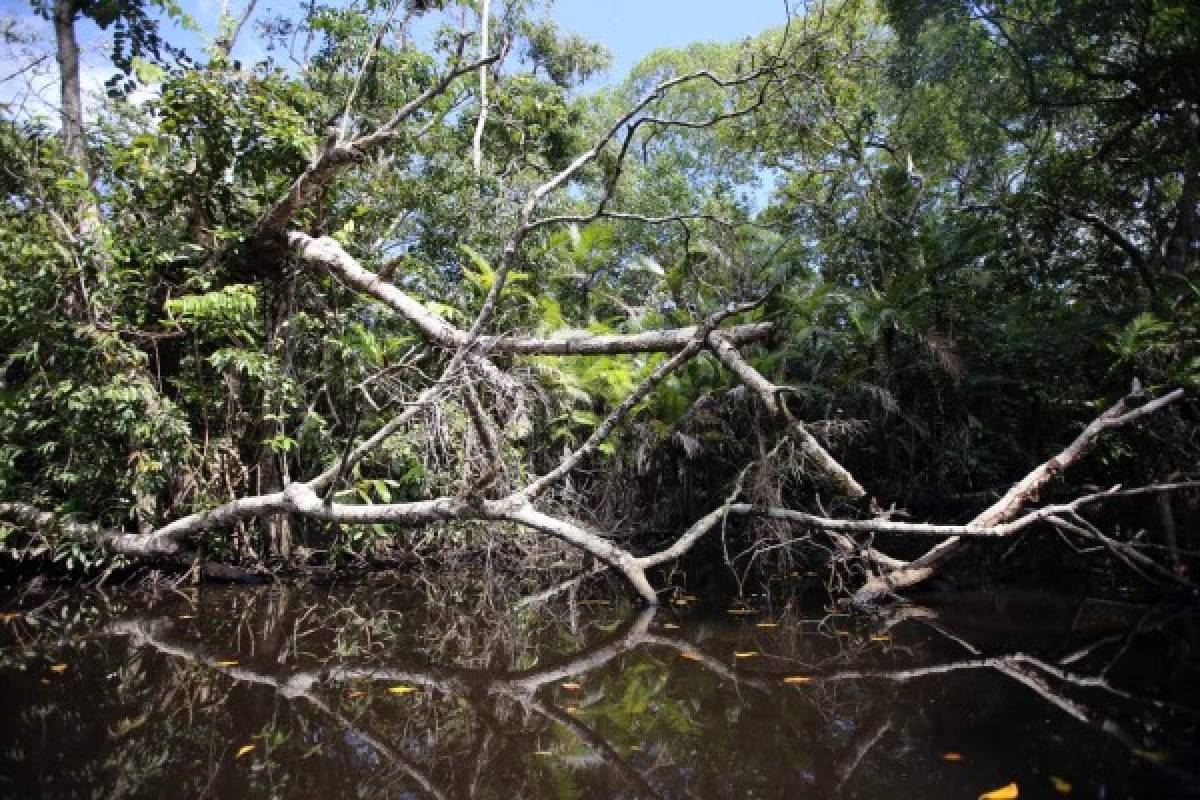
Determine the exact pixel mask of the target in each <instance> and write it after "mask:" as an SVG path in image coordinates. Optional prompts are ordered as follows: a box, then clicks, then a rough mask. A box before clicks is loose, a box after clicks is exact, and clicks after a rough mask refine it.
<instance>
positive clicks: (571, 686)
mask: <svg viewBox="0 0 1200 800" xmlns="http://www.w3.org/2000/svg"><path fill="white" fill-rule="evenodd" d="M562 688H564V689H566V690H567V691H568V692H578V691H579V690H580V689H582V688H583V687H582V686H581V685H579V684H578V683H575V682H574V681H567V682H566V683H564V684H562Z"/></svg>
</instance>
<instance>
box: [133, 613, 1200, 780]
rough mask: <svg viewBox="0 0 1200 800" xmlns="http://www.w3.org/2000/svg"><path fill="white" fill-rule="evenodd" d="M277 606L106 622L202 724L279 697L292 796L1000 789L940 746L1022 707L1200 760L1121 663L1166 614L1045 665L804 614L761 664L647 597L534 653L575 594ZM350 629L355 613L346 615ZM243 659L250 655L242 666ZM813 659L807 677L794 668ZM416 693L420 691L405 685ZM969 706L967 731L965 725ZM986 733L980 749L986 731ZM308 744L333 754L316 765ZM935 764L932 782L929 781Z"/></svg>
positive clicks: (168, 700) (1070, 726)
mask: <svg viewBox="0 0 1200 800" xmlns="http://www.w3.org/2000/svg"><path fill="white" fill-rule="evenodd" d="M267 606H268V607H267V608H265V609H264V608H263V606H262V605H259V606H258V613H257V614H251V613H249V612H248V611H247V613H244V614H242V615H241V616H238V615H232V614H231V615H221V616H220V617H218V619H224V620H229V619H233V620H234V621H233V622H228V621H225V622H218V623H216V624H217V627H218V629H219V630H220V634H221V635H219V636H214V635H206V636H204V637H203V639H204V641H203V642H202V643H198V642H196V641H194V637H191V638H192V640H191V641H189V634H188V632H187V630H186V629H185V628H184V626H183V623H181V622H180V621H178V620H176V619H173V618H170V617H158V618H151V619H142V620H138V621H122V622H116V623H113V624H112V625H110V627H109V631H110V632H112V633H118V634H122V635H128V636H130V637H132V640H133V641H134V642H135V643H136V644H137V645H138V647H137V648H136V649H135V651H134V652H135V653H137V654H140V655H137V656H135V657H134V660H135V661H137V660H142V659H144V658H145V656H146V654H148V653H158V654H161V655H164V656H167V660H166V662H165V663H163V664H160V665H159V668H162V669H174V670H177V671H178V672H177V674H176V675H175V679H174V680H173V681H167V682H163V683H162V685H165V686H168V687H170V688H168V689H162V690H160V691H161V692H162V696H161V698H160V699H159V703H160V706H159V707H160V708H162V709H164V710H167V709H174V708H181V707H184V706H187V707H189V708H190V709H192V710H191V711H189V715H190V716H189V719H191V722H190V723H189V724H190V725H192V726H195V725H199V726H201V727H211V728H216V727H217V726H214V725H212V724H211V722H208V723H206V722H205V720H210V721H211V720H213V719H214V716H216V715H219V714H224V715H227V716H228V719H226V720H224V722H223V725H221V726H220V727H221V728H223V729H226V730H230V731H236V730H238V721H239V720H238V717H239V713H241V711H242V710H244V708H245V707H246V700H247V697H248V695H247V689H246V687H267V688H269V689H270V690H271V692H272V694H271V696H270V698H271V699H270V700H269V701H268V702H269V703H270V704H271V707H272V709H273V712H272V713H273V718H272V719H273V724H276V725H277V726H279V728H280V730H281V731H282V733H283V734H286V736H287V737H288V738H286V739H284V740H282V741H281V742H280V744H279V745H278V748H277V749H276V750H275V751H273V752H271V751H269V750H270V749H269V747H267V745H266V743H267V742H268V738H269V737H268V736H267V735H262V736H260V738H259V739H257V740H255V741H256V742H259V743H260V744H259V746H258V749H257V750H256V751H255V752H254V753H252V754H250V755H249V756H247V758H246V762H245V763H249V762H250V761H253V762H254V763H255V766H256V767H257V768H258V769H259V772H258V773H257V777H253V779H254V780H255V782H256V783H260V782H264V781H267V776H268V775H269V776H272V777H271V778H270V780H273V781H276V784H275V785H273V787H272V788H273V789H274V790H275V791H279V792H281V793H282V794H284V795H287V794H289V793H297V792H308V791H311V790H312V789H313V788H316V787H314V786H310V785H307V784H305V785H301V784H299V783H295V784H294V785H291V784H289V783H288V781H294V780H295V779H294V778H293V777H291V774H292V773H296V772H304V773H305V774H306V775H307V774H308V773H310V772H313V771H315V772H317V773H319V774H320V775H321V776H323V777H321V778H318V780H323V781H327V782H328V785H329V786H331V787H334V786H343V788H344V783H338V782H339V781H340V782H348V783H349V784H351V785H354V786H356V787H357V791H356V793H357V794H358V795H359V796H394V793H395V790H396V788H397V786H404V787H406V788H407V789H409V790H411V791H416V792H419V793H421V794H424V795H426V796H431V797H540V796H562V795H568V796H585V797H589V796H612V797H626V796H629V797H658V796H662V797H679V796H689V795H691V796H702V797H722V796H729V795H730V793H731V792H738V793H739V794H741V793H745V794H748V795H749V796H791V794H792V791H793V790H798V789H799V788H801V787H803V786H809V787H811V790H812V791H814V792H817V793H820V794H841V795H844V796H864V795H876V794H880V793H883V794H886V793H888V792H889V791H890V792H895V791H901V792H903V791H904V789H903V787H904V786H905V785H906V782H912V783H913V785H914V786H922V785H923V786H926V787H928V786H929V785H931V781H936V780H937V778H936V776H934V775H933V774H932V773H935V772H938V771H946V770H954V769H957V770H959V771H960V772H961V773H963V774H964V775H967V776H974V775H978V777H977V780H978V781H980V782H982V783H980V784H979V785H978V786H977V787H976V788H980V787H982V788H987V785H986V781H987V780H990V778H989V777H987V775H986V771H985V770H981V771H980V772H979V773H972V772H971V771H970V770H971V766H970V765H954V766H951V765H947V764H945V763H942V762H940V761H939V758H940V755H941V749H943V748H944V749H946V750H952V749H960V748H961V749H963V750H964V751H969V750H970V749H971V748H975V750H974V752H980V748H982V747H988V746H990V747H992V748H996V747H1012V748H1014V749H1019V748H1020V747H1021V746H1022V745H1021V744H1020V743H1013V742H1004V743H1002V744H998V743H997V742H995V741H989V740H988V739H987V737H988V736H990V735H993V734H994V731H993V730H992V729H991V727H990V725H991V722H990V720H991V719H992V718H993V717H996V718H1001V719H1007V717H1006V715H1008V716H1012V715H1015V714H1023V715H1026V716H1029V717H1030V718H1031V719H1032V718H1036V719H1037V720H1038V721H1040V720H1041V719H1044V718H1050V719H1052V720H1054V722H1055V724H1056V725H1057V726H1058V727H1059V729H1061V731H1062V734H1061V735H1063V736H1064V737H1066V738H1068V739H1072V738H1074V739H1078V740H1079V741H1081V742H1082V741H1084V740H1086V741H1088V742H1090V745H1088V746H1090V747H1093V748H1095V747H1099V746H1100V745H1099V744H1097V743H1098V742H1102V741H1106V742H1108V743H1109V745H1108V749H1107V750H1104V752H1106V753H1110V754H1111V753H1114V752H1120V753H1124V754H1131V757H1132V758H1133V759H1134V760H1138V761H1141V762H1143V764H1144V765H1145V767H1146V769H1148V770H1156V771H1159V772H1161V773H1163V780H1169V781H1171V782H1172V783H1176V784H1178V783H1180V782H1182V783H1183V784H1184V785H1191V786H1195V785H1196V777H1195V776H1194V775H1192V774H1189V773H1188V771H1187V768H1186V767H1185V766H1180V765H1185V764H1186V763H1187V758H1189V757H1191V756H1194V754H1188V753H1186V752H1184V753H1179V752H1172V751H1182V750H1187V749H1188V748H1189V747H1190V745H1187V744H1186V739H1181V740H1178V741H1172V740H1171V739H1170V735H1171V732H1172V731H1178V730H1180V729H1194V728H1195V723H1196V715H1195V712H1194V711H1190V710H1187V709H1185V708H1181V707H1178V706H1172V705H1170V704H1167V703H1164V702H1161V701H1156V700H1152V699H1147V698H1142V697H1140V696H1138V695H1137V694H1135V693H1133V692H1130V691H1127V690H1125V689H1123V688H1119V686H1120V684H1118V682H1116V681H1114V680H1112V679H1110V677H1109V676H1110V675H1111V674H1113V673H1114V671H1119V664H1120V662H1121V661H1122V660H1123V659H1125V658H1126V657H1127V656H1128V655H1129V653H1130V651H1131V650H1132V649H1135V648H1134V647H1133V644H1132V643H1133V642H1134V641H1135V640H1136V639H1137V638H1138V637H1142V636H1148V635H1154V633H1155V632H1156V631H1161V630H1162V629H1164V628H1166V627H1168V626H1170V625H1173V624H1175V623H1177V622H1178V621H1179V615H1178V614H1174V615H1172V614H1170V613H1165V612H1151V613H1148V614H1147V615H1146V616H1145V617H1143V618H1142V619H1141V621H1140V622H1139V623H1138V624H1137V625H1136V626H1135V627H1134V628H1133V629H1132V630H1130V631H1128V632H1126V633H1123V634H1121V635H1111V634H1108V635H1102V636H1096V637H1094V638H1093V639H1092V640H1090V641H1086V642H1084V641H1079V642H1073V643H1072V644H1071V646H1070V647H1069V648H1068V650H1069V652H1062V653H1061V654H1060V655H1059V656H1058V657H1057V658H1048V657H1040V656H1036V655H1032V654H1029V653H1024V652H1014V651H1012V650H1005V651H1003V652H1001V653H1000V654H996V653H995V652H994V648H991V647H985V646H979V645H977V644H974V643H973V642H972V641H971V639H970V638H969V637H967V636H963V635H960V634H959V633H958V632H956V631H955V630H954V629H953V626H951V625H948V624H946V623H944V622H943V621H942V620H940V619H939V618H938V615H937V614H936V613H934V612H933V611H930V610H928V609H923V608H919V607H908V608H905V609H899V610H898V611H896V612H894V613H893V614H892V615H890V616H885V617H880V618H878V619H877V620H875V621H874V622H873V623H872V625H871V626H870V627H869V628H862V629H857V628H854V626H852V625H850V624H848V623H846V624H842V625H833V626H831V625H829V624H825V625H824V626H821V625H818V624H816V623H812V622H808V623H804V622H803V621H802V624H801V625H800V627H799V631H800V632H801V633H800V635H797V631H798V628H797V626H796V625H785V626H783V627H780V628H778V629H773V630H769V631H766V630H763V631H755V632H754V633H753V634H752V636H753V639H754V643H755V646H757V647H758V648H759V650H758V651H752V652H757V653H758V655H757V656H756V657H754V658H745V659H738V658H736V657H733V656H732V652H733V646H732V643H731V642H730V641H729V640H728V639H727V638H723V637H724V635H725V634H726V633H727V632H728V629H727V628H725V627H722V626H712V627H709V626H706V625H705V624H704V623H698V624H696V625H692V624H689V625H688V631H687V632H686V633H684V632H682V631H678V630H672V629H668V628H667V627H665V626H664V625H662V624H661V622H662V621H661V620H660V621H659V624H656V621H655V615H654V612H652V611H646V612H643V613H641V614H639V615H634V616H630V617H629V618H628V619H626V620H625V621H624V622H623V623H621V624H620V625H619V627H616V628H615V629H614V630H612V632H611V633H609V634H607V635H605V636H603V637H602V638H600V639H599V640H598V641H595V642H594V643H592V644H590V645H589V646H586V647H583V648H582V649H579V650H578V651H576V652H574V653H571V654H569V655H566V656H563V657H561V658H557V659H552V660H542V661H539V660H537V659H538V653H545V652H546V651H547V650H551V651H554V650H563V649H565V648H567V647H569V646H570V645H571V643H573V642H574V643H577V642H578V641H579V637H578V636H573V634H572V633H571V631H572V623H573V624H574V626H575V627H576V629H578V627H579V626H580V623H579V609H578V608H577V607H576V608H574V609H571V611H570V612H569V613H564V618H563V619H557V618H550V617H547V616H546V614H547V611H546V610H545V609H544V608H543V609H537V610H536V611H535V617H534V618H533V622H534V623H535V624H533V625H532V626H531V625H524V626H523V625H521V624H519V623H515V622H514V621H513V619H512V615H509V616H508V618H491V617H490V616H483V615H474V616H472V615H464V614H462V613H461V612H458V613H455V612H452V611H448V610H443V611H442V612H441V614H440V616H439V617H438V618H437V619H434V620H430V619H423V620H422V621H421V624H420V625H418V626H415V627H414V626H413V625H412V622H413V620H412V618H411V616H410V618H408V619H400V615H387V614H385V615H383V616H382V617H378V618H373V617H370V616H367V615H366V614H365V613H364V612H362V611H361V610H360V611H356V610H354V609H353V608H350V607H345V608H343V609H341V610H339V611H337V612H325V613H324V614H322V612H321V611H319V610H316V607H312V606H307V607H300V606H299V605H298V604H296V603H294V602H293V601H292V600H290V599H289V597H288V595H287V594H286V593H282V594H280V595H277V596H274V597H273V598H272V599H270V600H269V601H268V604H267ZM363 607H369V605H366V604H362V605H360V606H359V608H360V609H361V608H363ZM615 613H616V612H610V613H608V614H599V615H596V614H595V613H592V614H588V613H584V614H583V615H582V616H583V617H584V618H586V619H587V620H588V622H586V623H584V624H583V626H582V627H584V628H587V627H589V626H590V627H592V628H593V629H595V628H603V627H607V626H609V625H611V624H612V620H611V618H612V616H614V614H615ZM572 615H574V616H572ZM1185 616H1186V614H1185ZM356 618H357V620H358V621H357V623H356V624H353V625H350V624H347V621H348V620H354V619H356ZM527 621H528V620H527ZM334 622H338V623H340V625H341V627H337V628H331V627H328V626H329V625H330V624H331V623H334ZM827 622H828V621H827V620H826V623H827ZM189 624H195V623H189ZM842 628H850V629H849V630H846V629H842ZM418 629H419V630H420V631H421V632H422V633H420V634H417V633H415V632H414V631H415V630H418ZM538 631H540V633H541V636H540V637H539V636H538V635H534V634H535V633H536V632H538ZM745 635H746V634H745V633H744V632H743V633H742V634H741V636H743V637H744V636H745ZM231 637H232V638H231ZM471 637H475V640H474V642H472V641H470V638H471ZM546 638H549V639H550V640H551V643H550V644H549V645H547V643H546V641H545V639H546ZM217 643H220V645H221V646H223V647H226V648H229V650H226V651H222V650H220V649H219V648H218V647H217ZM231 651H236V652H239V653H242V654H245V653H250V655H249V656H248V657H246V656H243V657H241V658H239V659H238V663H236V664H232V663H228V662H229V661H230V660H231V657H230V656H229V655H228V652H231ZM322 652H323V653H324V655H323V656H322V657H321V658H319V659H318V658H314V656H317V655H320V654H321V653H322ZM339 653H340V654H342V655H339ZM347 653H349V654H351V655H345V654H347ZM431 659H432V660H434V661H440V663H439V664H436V665H435V664H430V663H429V661H430V660H431ZM464 664H467V665H465V666H464ZM798 674H799V675H802V676H803V677H805V678H808V679H811V680H809V681H806V682H804V683H801V684H797V685H785V684H784V683H783V679H784V678H785V677H787V676H789V675H798ZM229 679H232V681H231V680H229ZM964 679H966V680H969V681H970V683H969V684H967V685H966V686H965V688H964V684H963V683H962V680H964ZM564 684H565V686H564ZM201 687H202V688H201ZM398 687H407V688H411V689H415V690H417V691H414V692H412V693H405V694H396V693H392V692H390V691H389V690H391V689H396V688H398ZM1014 687H1020V688H1019V689H1015V688H1014ZM963 696H966V697H969V698H970V705H969V706H968V705H963V704H962V703H961V698H962V697H963ZM234 698H236V699H234ZM257 702H258V703H259V705H261V704H263V703H264V701H263V700H262V699H261V698H259V699H258V700H257ZM955 703H958V704H959V705H958V706H957V707H956V706H955ZM197 712H201V713H203V714H204V715H205V716H204V717H202V718H200V719H197V718H196V713H197ZM167 713H168V714H175V715H176V716H177V717H178V714H179V713H180V712H177V711H167ZM956 714H957V715H958V716H960V717H961V718H962V719H961V724H958V723H955V724H954V726H952V727H947V723H946V719H947V718H948V717H952V716H954V715H956ZM260 716H261V714H260ZM1077 725H1083V726H1086V729H1085V728H1080V727H1077ZM973 727H977V728H978V729H979V730H980V736H981V737H982V739H981V740H980V741H975V740H972V739H970V738H969V737H970V736H971V729H972V728H973ZM1016 729H1017V730H1020V729H1021V727H1020V726H1019V725H1018V726H1017V728H1016ZM1155 729H1157V730H1155ZM242 730H245V728H242ZM939 730H941V731H942V732H943V733H942V735H939ZM181 735H182V732H181ZM191 735H197V734H195V732H193V733H192V734H191ZM207 735H209V736H210V737H211V736H214V735H216V736H218V737H219V736H221V735H222V734H218V733H216V731H215V730H212V731H209V732H208V734H207ZM225 735H226V736H232V737H234V739H235V740H228V741H221V742H220V747H219V748H217V749H216V750H215V751H214V753H215V755H214V758H213V759H212V760H211V761H210V762H209V763H210V765H211V766H210V769H211V770H212V773H211V774H210V775H209V776H208V780H209V781H210V782H211V781H216V780H218V777H217V775H216V773H217V771H219V770H221V769H223V768H224V767H222V765H226V766H227V765H228V764H229V763H230V760H231V757H232V754H231V752H230V751H232V750H233V749H235V748H236V747H237V746H238V745H239V744H241V740H236V736H237V735H241V736H245V734H244V733H243V734H234V733H232V732H231V733H228V734H225ZM1148 735H1149V736H1153V737H1154V739H1153V740H1152V739H1149V738H1147V737H1148ZM943 736H944V737H965V738H960V739H959V740H957V741H954V740H951V739H950V738H943ZM1038 741H1039V740H1038V739H1037V737H1031V738H1030V741H1029V742H1028V743H1025V745H1024V746H1025V747H1028V748H1036V747H1037V746H1038ZM314 748H316V751H315V753H314V751H313V749H314ZM306 749H307V750H309V751H310V752H309V754H308V756H307V757H308V758H309V759H312V760H313V762H316V763H310V764H305V763H304V762H305V752H304V751H305V750H306ZM1095 757H1098V758H1100V757H1103V753H1100V752H1097V753H1096V754H1095ZM923 763H925V764H929V765H931V766H930V768H929V769H930V772H931V774H927V775H916V774H914V772H916V771H920V769H921V767H920V765H921V764H923ZM272 764H274V765H275V766H274V767H272ZM914 765H915V766H914ZM1070 766H1071V765H1063V768H1064V769H1068V768H1070ZM947 774H948V776H949V777H948V778H947V779H950V777H952V775H950V773H947ZM198 779H199V778H198V776H197V780H198ZM1044 780H1045V778H1043V785H1046V784H1045V783H1044ZM932 785H933V786H935V787H936V786H937V783H936V782H935V783H932ZM972 785H974V784H972ZM264 788H266V787H265V786H264Z"/></svg>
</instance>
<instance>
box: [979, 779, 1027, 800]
mask: <svg viewBox="0 0 1200 800" xmlns="http://www.w3.org/2000/svg"><path fill="white" fill-rule="evenodd" d="M1020 795H1021V791H1020V790H1019V789H1018V788H1017V784H1016V783H1010V784H1009V785H1008V786H1001V787H1000V788H999V789H992V790H991V791H990V792H984V793H983V794H981V795H979V800H1016V798H1017V797H1019V796H1020Z"/></svg>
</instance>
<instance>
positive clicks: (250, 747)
mask: <svg viewBox="0 0 1200 800" xmlns="http://www.w3.org/2000/svg"><path fill="white" fill-rule="evenodd" d="M255 747H258V745H255V744H244V745H242V746H241V747H239V748H238V751H237V755H235V756H234V758H241V757H242V756H244V755H246V754H247V753H252V752H254V748H255Z"/></svg>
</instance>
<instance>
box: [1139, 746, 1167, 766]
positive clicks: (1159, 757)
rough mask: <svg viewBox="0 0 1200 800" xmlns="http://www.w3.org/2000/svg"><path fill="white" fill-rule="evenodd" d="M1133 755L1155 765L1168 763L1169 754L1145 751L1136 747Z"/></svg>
mask: <svg viewBox="0 0 1200 800" xmlns="http://www.w3.org/2000/svg"><path fill="white" fill-rule="evenodd" d="M1133 754H1134V755H1135V756H1138V757H1139V758H1144V759H1146V760H1147V761H1150V762H1153V763H1155V764H1165V763H1167V754H1166V753H1161V752H1159V751H1157V750H1143V749H1141V748H1140V747H1135V748H1133Z"/></svg>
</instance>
